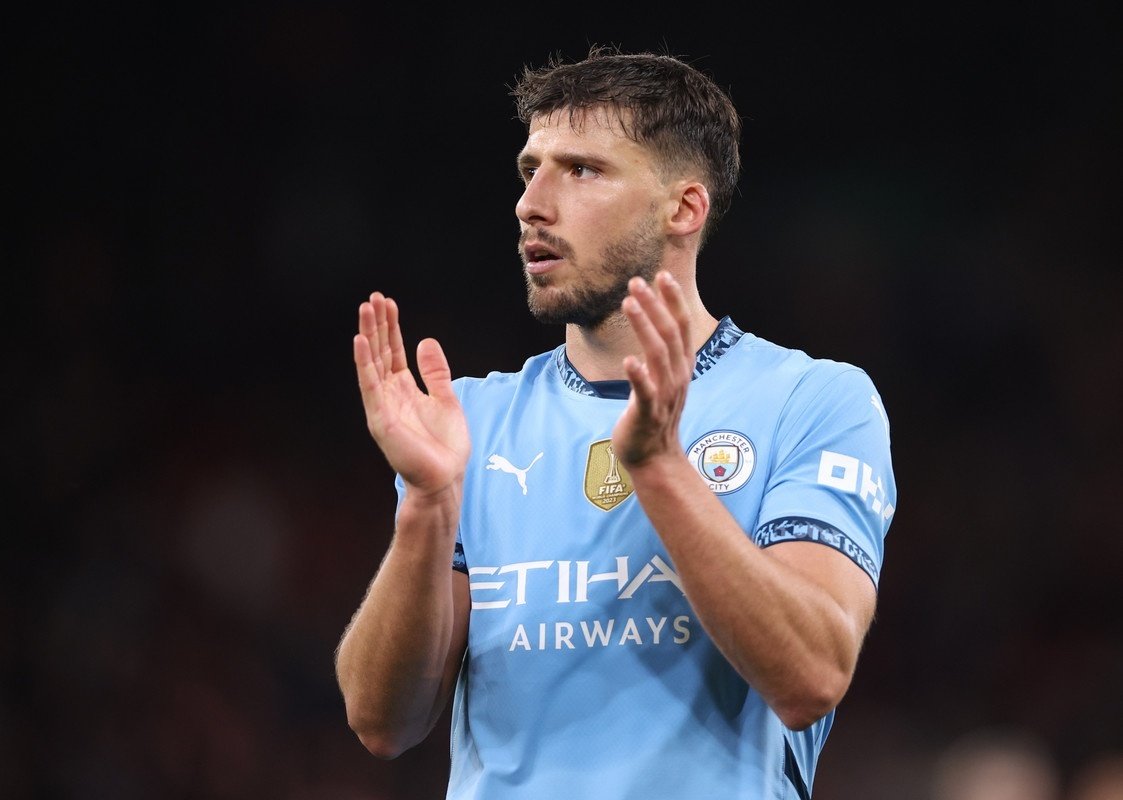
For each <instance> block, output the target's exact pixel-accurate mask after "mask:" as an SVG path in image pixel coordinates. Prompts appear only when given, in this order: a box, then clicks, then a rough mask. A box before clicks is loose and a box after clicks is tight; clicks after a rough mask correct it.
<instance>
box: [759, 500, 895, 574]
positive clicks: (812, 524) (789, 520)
mask: <svg viewBox="0 0 1123 800" xmlns="http://www.w3.org/2000/svg"><path fill="white" fill-rule="evenodd" d="M753 541H754V542H755V543H756V545H757V547H770V546H772V545H774V544H779V543H780V542H819V543H820V544H825V545H827V546H828V547H833V548H834V549H835V550H837V551H838V552H840V553H842V554H843V555H844V556H846V557H847V558H849V559H850V560H851V561H853V562H854V563H855V564H857V565H858V566H859V567H860V568H861V569H862V571H863V572H865V573H866V574H867V575H869V576H870V580H871V581H873V585H874V586H875V587H876V586H877V579H878V569H877V564H876V563H874V560H873V559H872V558H870V557H869V554H868V553H866V551H865V550H863V549H862V548H861V547H859V546H858V545H857V544H855V542H854V540H853V539H851V538H850V537H849V536H847V535H846V534H845V533H843V532H842V531H840V530H839V529H838V528H834V527H832V526H830V525H828V524H827V523H825V522H820V521H819V520H817V519H808V518H807V517H783V518H781V519H774V520H772V521H771V522H766V523H764V524H763V525H761V526H760V527H759V528H757V531H756V533H755V534H753Z"/></svg>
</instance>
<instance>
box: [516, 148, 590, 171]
mask: <svg viewBox="0 0 1123 800" xmlns="http://www.w3.org/2000/svg"><path fill="white" fill-rule="evenodd" d="M550 160H551V161H556V162H558V163H559V164H585V165H587V166H590V167H594V168H595V169H598V170H604V169H607V168H608V166H609V164H610V162H608V161H606V160H605V159H603V158H600V157H598V156H594V155H593V154H591V153H588V152H584V153H582V152H578V151H576V150H567V151H564V152H561V153H555V154H554V155H553V156H551V157H550ZM541 165H542V159H540V158H538V157H537V156H532V155H531V154H530V153H526V152H523V153H519V155H518V158H517V159H516V160H515V166H516V168H517V169H518V170H519V172H522V170H524V169H525V168H527V167H538V166H541Z"/></svg>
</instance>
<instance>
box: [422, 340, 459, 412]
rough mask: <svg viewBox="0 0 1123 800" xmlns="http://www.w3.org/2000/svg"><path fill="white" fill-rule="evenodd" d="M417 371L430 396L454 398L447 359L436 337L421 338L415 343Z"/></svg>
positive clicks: (446, 398) (446, 399)
mask: <svg viewBox="0 0 1123 800" xmlns="http://www.w3.org/2000/svg"><path fill="white" fill-rule="evenodd" d="M417 371H418V372H420V373H421V380H422V381H424V382H425V390H426V391H427V392H428V393H429V396H430V397H433V398H435V399H437V400H443V401H448V400H456V392H455V390H454V389H453V388H452V372H451V371H450V370H449V367H448V359H447V358H446V357H445V352H444V350H443V349H442V348H441V345H440V343H439V342H438V341H437V340H436V339H422V340H421V341H420V342H418V343H417Z"/></svg>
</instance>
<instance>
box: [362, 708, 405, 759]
mask: <svg viewBox="0 0 1123 800" xmlns="http://www.w3.org/2000/svg"><path fill="white" fill-rule="evenodd" d="M347 725H348V727H350V728H351V730H352V731H353V732H354V733H355V736H357V737H358V739H359V741H360V742H361V743H362V745H363V747H365V748H366V749H367V751H368V752H369V753H370V754H371V755H372V756H374V757H375V758H378V759H381V760H383V761H390V760H391V759H395V758H397V757H398V756H400V755H401V754H402V753H404V752H405V751H406V750H409V749H410V748H411V747H413V746H414V745H416V744H417V743H418V741H420V740H419V739H418V738H415V737H411V736H409V735H408V733H407V732H404V731H402V730H399V729H397V728H394V727H393V726H389V725H386V724H385V723H384V722H383V721H381V720H379V719H377V718H374V717H371V716H370V715H360V714H356V713H353V712H351V710H350V709H348V713H347Z"/></svg>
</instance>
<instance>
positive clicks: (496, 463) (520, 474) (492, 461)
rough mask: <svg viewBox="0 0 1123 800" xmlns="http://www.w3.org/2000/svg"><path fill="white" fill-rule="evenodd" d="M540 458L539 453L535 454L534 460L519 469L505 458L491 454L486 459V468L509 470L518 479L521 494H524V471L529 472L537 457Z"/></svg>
mask: <svg viewBox="0 0 1123 800" xmlns="http://www.w3.org/2000/svg"><path fill="white" fill-rule="evenodd" d="M540 458H542V454H541V453H539V454H538V455H536V456H535V457H534V460H533V461H531V462H530V463H529V464H527V465H526V469H519V468H518V467H516V466H515V465H514V464H512V463H511V462H510V461H508V460H507V459H505V458H504V457H503V456H500V455H493V456H490V457H489V458H488V459H487V462H488V463H487V468H488V469H498V470H502V471H503V472H510V473H511V474H512V475H514V476H515V478H517V479H518V481H519V486H521V487H522V490H523V494H526V473H528V472H530V468H531V467H533V466H534V464H535V462H536V461H538V459H540Z"/></svg>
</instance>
